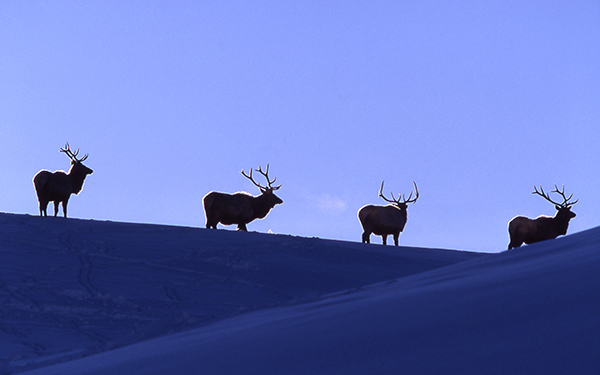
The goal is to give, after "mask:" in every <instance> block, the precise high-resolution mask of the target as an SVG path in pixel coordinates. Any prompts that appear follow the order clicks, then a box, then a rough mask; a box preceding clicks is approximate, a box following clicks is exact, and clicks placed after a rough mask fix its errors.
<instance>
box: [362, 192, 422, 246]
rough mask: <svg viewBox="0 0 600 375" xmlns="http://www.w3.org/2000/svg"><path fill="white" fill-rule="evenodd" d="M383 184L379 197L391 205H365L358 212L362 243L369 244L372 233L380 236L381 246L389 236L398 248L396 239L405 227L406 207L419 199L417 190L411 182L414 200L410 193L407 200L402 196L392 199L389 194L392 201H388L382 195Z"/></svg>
mask: <svg viewBox="0 0 600 375" xmlns="http://www.w3.org/2000/svg"><path fill="white" fill-rule="evenodd" d="M384 182H385V181H383V182H381V188H380V189H379V197H380V198H381V199H383V200H384V201H386V202H389V203H392V204H388V205H386V206H373V205H367V206H364V207H362V208H361V209H360V210H358V220H360V224H361V225H362V227H363V231H364V232H363V235H362V242H363V243H364V242H366V243H370V242H371V241H370V236H371V233H374V234H375V235H378V236H381V238H382V240H383V244H384V245H387V236H388V235H389V234H391V235H393V236H394V243H395V245H396V246H398V237H399V236H400V233H401V232H402V231H403V230H404V226H405V225H406V219H407V212H406V208H407V205H408V204H409V203H415V202H416V201H417V199H419V190H418V189H417V184H416V183H415V182H414V181H413V185H414V186H415V197H414V198H413V197H412V196H413V193H412V192H411V193H410V195H409V196H408V198H406V197H405V196H404V195H402V196H400V195H399V196H398V199H396V198H394V194H393V193H391V196H392V199H388V198H386V197H385V196H384V195H383V184H384Z"/></svg>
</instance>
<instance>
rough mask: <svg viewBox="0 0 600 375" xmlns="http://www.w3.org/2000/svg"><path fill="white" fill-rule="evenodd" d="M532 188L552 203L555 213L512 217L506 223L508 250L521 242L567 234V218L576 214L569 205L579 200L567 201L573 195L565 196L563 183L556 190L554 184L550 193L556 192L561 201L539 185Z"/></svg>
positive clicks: (527, 242)
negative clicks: (556, 199) (538, 187)
mask: <svg viewBox="0 0 600 375" xmlns="http://www.w3.org/2000/svg"><path fill="white" fill-rule="evenodd" d="M533 190H534V191H533V192H532V194H537V195H539V196H541V197H543V198H544V199H546V200H547V201H548V202H550V203H552V204H554V207H555V208H556V210H557V211H556V214H555V215H554V217H550V216H545V215H542V216H538V217H537V218H536V219H530V218H527V217H524V216H517V217H515V218H513V219H512V220H511V221H510V222H509V223H508V233H509V235H510V243H509V244H508V250H510V249H514V248H516V247H519V246H521V245H522V244H523V243H526V244H530V243H534V242H539V241H544V240H551V239H554V238H556V237H558V236H560V235H564V234H567V228H568V227H569V220H571V219H572V218H574V217H575V216H576V215H575V212H573V211H571V207H572V206H573V205H574V204H575V203H577V202H578V201H579V200H576V201H575V202H569V201H570V200H571V198H572V197H573V194H571V195H569V196H568V197H566V196H565V186H564V185H563V186H562V190H558V186H556V184H554V190H552V191H551V193H557V194H559V195H560V196H561V197H562V199H563V201H562V203H558V202H555V201H553V200H552V199H550V196H549V194H546V193H545V192H544V189H543V188H542V187H541V186H540V190H539V191H538V189H537V187H535V185H534V186H533Z"/></svg>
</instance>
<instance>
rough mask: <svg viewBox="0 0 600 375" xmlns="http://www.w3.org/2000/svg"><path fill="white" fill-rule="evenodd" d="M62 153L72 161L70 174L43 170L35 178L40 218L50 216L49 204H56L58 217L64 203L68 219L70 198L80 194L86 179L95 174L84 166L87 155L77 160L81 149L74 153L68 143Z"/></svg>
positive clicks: (55, 212) (55, 213) (34, 184)
mask: <svg viewBox="0 0 600 375" xmlns="http://www.w3.org/2000/svg"><path fill="white" fill-rule="evenodd" d="M60 152H64V153H65V154H66V155H67V156H68V157H69V159H71V169H70V170H69V173H65V172H64V171H56V172H50V171H48V170H41V171H39V172H38V173H37V174H36V175H35V176H34V177H33V186H34V187H35V192H36V193H37V197H38V202H39V204H40V216H48V213H47V212H46V209H47V207H48V203H49V202H54V216H57V215H58V204H59V203H61V202H62V207H63V214H64V215H65V217H67V203H69V197H70V196H71V194H75V195H77V194H79V192H80V191H81V189H82V188H83V181H84V180H85V177H86V176H87V175H88V174H92V172H93V171H92V170H91V169H90V168H88V167H86V166H85V165H83V164H82V162H83V161H84V160H85V159H87V157H88V155H87V154H86V155H84V156H83V157H82V158H81V159H78V158H77V154H79V149H77V151H75V152H74V153H73V152H72V151H71V149H70V148H69V143H67V144H66V145H65V148H61V149H60Z"/></svg>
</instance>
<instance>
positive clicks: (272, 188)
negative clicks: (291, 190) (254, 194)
mask: <svg viewBox="0 0 600 375" xmlns="http://www.w3.org/2000/svg"><path fill="white" fill-rule="evenodd" d="M255 171H257V172H258V173H260V174H262V175H263V176H265V178H266V179H267V186H266V187H265V186H261V184H259V183H257V182H256V181H254V178H253V177H252V168H250V172H249V174H246V173H244V170H243V169H242V175H243V176H244V177H246V178H247V179H249V180H250V181H252V183H253V184H254V185H256V186H257V187H258V188H259V189H260V190H261V191H265V190H277V189H279V188H280V187H281V184H279V185H277V186H273V183H275V181H276V180H277V177H275V178H274V179H273V180H272V181H271V180H269V164H267V169H266V170H265V171H264V172H263V170H262V169H261V167H260V165H259V166H258V169H255Z"/></svg>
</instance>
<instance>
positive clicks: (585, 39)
mask: <svg viewBox="0 0 600 375" xmlns="http://www.w3.org/2000/svg"><path fill="white" fill-rule="evenodd" d="M0 25H1V26H0V51H1V53H0V80H1V85H0V131H1V136H2V147H1V148H0V160H1V163H2V164H1V168H2V178H1V179H0V189H1V190H0V191H1V193H0V211H3V212H14V213H27V214H31V215H37V213H38V206H37V200H36V197H35V192H34V189H33V185H32V182H31V179H32V177H33V176H34V175H35V173H37V172H38V171H39V170H40V169H50V170H57V169H65V170H68V168H69V162H68V159H67V157H65V156H64V155H63V154H61V153H59V152H58V150H59V148H60V147H62V146H64V144H65V142H66V141H68V142H70V144H71V146H72V147H73V148H80V149H81V153H82V154H83V153H89V158H88V160H87V161H86V163H85V164H86V165H87V166H89V167H90V168H92V169H93V170H94V174H93V175H91V176H89V177H88V179H87V180H86V183H85V186H84V189H83V191H82V192H81V194H80V195H79V196H76V197H75V196H74V197H72V198H71V201H70V203H69V216H70V217H74V218H83V219H97V220H114V221H131V222H145V223H162V224H173V225H187V226H195V227H196V226H197V227H204V224H205V220H204V213H203V208H202V197H203V196H204V195H205V194H206V193H208V192H209V191H211V190H217V191H223V192H236V191H248V192H250V193H252V194H257V193H258V189H256V188H255V187H254V186H253V185H252V184H251V183H250V182H249V181H248V180H246V179H245V178H244V177H242V175H241V174H240V170H241V169H242V168H243V169H245V170H246V171H247V170H248V169H249V168H250V167H258V165H263V166H264V165H265V164H266V163H270V165H271V175H272V176H273V177H277V181H278V183H281V184H283V186H282V188H281V189H280V190H279V192H278V195H279V196H280V197H281V198H282V199H283V200H284V204H283V205H281V206H277V207H276V208H275V209H274V210H273V211H272V212H271V213H270V214H269V216H267V218H266V219H264V220H258V221H255V222H253V223H250V224H249V225H248V228H249V230H253V231H261V232H266V231H269V230H272V231H273V232H274V233H284V234H293V235H301V236H309V237H313V236H315V237H323V238H332V239H340V240H351V241H360V238H361V233H362V230H361V227H360V224H359V222H358V220H357V218H356V212H357V210H358V209H359V208H360V207H361V206H363V205H365V204H382V203H384V202H382V201H381V200H379V199H378V197H377V192H378V189H379V186H380V184H381V181H382V180H384V179H385V181H386V187H385V190H386V193H388V194H389V192H390V191H393V192H394V193H395V194H397V193H399V192H400V193H409V192H410V191H411V189H412V181H413V180H414V181H416V183H417V184H418V186H419V191H420V193H421V197H420V199H419V201H418V202H417V203H416V204H414V205H411V206H410V207H409V212H408V216H409V219H408V224H407V225H406V228H405V232H404V233H403V234H402V235H401V237H400V243H401V244H403V245H410V246H423V247H444V248H454V249H466V250H477V251H492V252H495V251H501V250H504V249H505V248H506V246H507V244H508V234H507V231H506V226H507V223H508V221H509V220H510V219H511V218H512V217H513V216H516V215H527V216H531V217H533V216H537V215H540V214H546V215H554V212H555V210H554V208H553V207H552V205H551V204H549V203H547V202H545V201H544V200H543V199H542V198H540V197H537V196H533V195H532V194H531V191H532V190H533V185H534V184H538V185H539V184H542V185H543V186H544V187H545V188H546V190H550V189H551V188H552V186H553V184H554V183H558V184H563V183H564V184H565V186H566V191H567V193H574V196H575V198H579V203H578V204H577V205H575V206H574V208H573V210H574V211H575V212H576V213H577V214H578V216H577V217H576V218H575V219H574V220H573V221H572V222H571V226H570V232H571V233H573V232H577V231H581V230H584V229H587V228H591V227H594V226H597V225H598V224H600V221H599V220H598V214H597V212H598V207H600V193H599V191H598V186H599V182H600V177H599V173H598V172H599V165H600V152H599V146H598V145H599V143H600V142H599V141H600V128H599V126H598V125H599V123H598V119H599V118H600V3H599V2H597V1H554V2H540V1H504V0H503V1H418V2H415V1H128V2H124V1H104V0H103V1H4V2H2V3H0ZM228 228H229V229H234V227H233V226H231V227H228ZM389 240H390V241H391V238H390V239H389ZM380 241H381V240H380V238H379V237H377V238H375V236H373V237H372V242H375V243H380Z"/></svg>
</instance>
